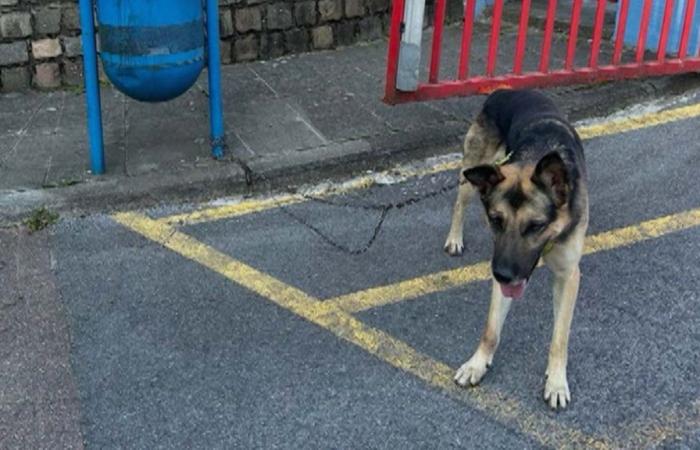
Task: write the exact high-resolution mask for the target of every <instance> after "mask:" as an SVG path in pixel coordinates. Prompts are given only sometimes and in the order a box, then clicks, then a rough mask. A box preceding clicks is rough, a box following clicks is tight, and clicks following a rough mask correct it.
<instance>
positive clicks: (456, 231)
mask: <svg viewBox="0 0 700 450" xmlns="http://www.w3.org/2000/svg"><path fill="white" fill-rule="evenodd" d="M459 182H460V184H459V191H458V192H457V199H456V200H455V205H454V208H453V209H452V224H451V225H450V233H449V234H448V235H447V240H446V241H445V246H444V248H445V251H446V252H447V253H448V254H449V255H452V256H459V255H461V254H462V252H463V251H464V240H463V239H464V237H463V235H464V209H465V208H466V207H467V204H468V203H469V199H470V198H471V196H472V195H474V187H473V186H472V185H471V184H469V183H468V182H467V180H465V179H464V175H462V174H461V173H460V174H459Z"/></svg>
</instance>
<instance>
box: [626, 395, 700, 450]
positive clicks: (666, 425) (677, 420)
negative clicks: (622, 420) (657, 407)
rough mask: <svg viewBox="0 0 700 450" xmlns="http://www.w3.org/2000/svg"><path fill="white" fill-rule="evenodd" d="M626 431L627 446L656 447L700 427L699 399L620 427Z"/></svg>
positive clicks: (669, 442)
mask: <svg viewBox="0 0 700 450" xmlns="http://www.w3.org/2000/svg"><path fill="white" fill-rule="evenodd" d="M620 428H622V429H624V430H625V431H627V433H626V435H627V436H628V437H627V439H626V444H627V447H628V448H656V447H659V446H662V445H663V444H664V443H666V444H671V442H673V441H672V440H673V439H677V438H679V437H682V436H683V435H685V434H688V433H692V432H693V431H697V430H698V429H700V399H696V400H695V401H694V402H691V403H690V404H683V405H682V406H676V407H673V408H671V409H669V410H668V411H665V412H663V413H661V414H659V415H658V416H656V417H654V419H653V420H644V419H642V420H639V419H636V420H634V421H633V422H632V423H630V424H628V425H625V426H622V427H620Z"/></svg>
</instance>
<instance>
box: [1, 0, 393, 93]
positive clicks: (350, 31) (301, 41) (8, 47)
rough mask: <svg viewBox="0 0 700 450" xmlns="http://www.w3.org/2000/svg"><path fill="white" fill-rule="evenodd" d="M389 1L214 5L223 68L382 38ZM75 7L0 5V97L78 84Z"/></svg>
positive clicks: (28, 0)
mask: <svg viewBox="0 0 700 450" xmlns="http://www.w3.org/2000/svg"><path fill="white" fill-rule="evenodd" d="M389 8H390V0H295V1H289V0H286V1H279V0H220V23H219V25H220V30H221V40H222V42H221V54H222V62H223V63H224V64H230V63H233V62H238V61H252V60H257V59H268V58H274V57H278V56H282V55H286V54H291V53H300V52H306V51H311V50H321V49H330V48H335V47H337V46H345V45H349V44H352V43H355V42H358V41H367V40H373V39H378V38H381V37H382V36H384V35H385V34H386V32H387V29H388V25H389ZM81 55H82V49H81V45H80V20H79V16H78V9H77V0H52V1H51V0H0V91H1V92H11V91H21V90H26V89H29V88H32V87H34V88H39V89H53V88H58V87H61V86H64V87H68V86H80V85H81V84H82V56H81Z"/></svg>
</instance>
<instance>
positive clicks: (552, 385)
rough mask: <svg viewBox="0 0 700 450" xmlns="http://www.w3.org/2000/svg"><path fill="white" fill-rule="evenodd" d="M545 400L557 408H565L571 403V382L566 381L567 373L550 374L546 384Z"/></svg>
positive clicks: (553, 407)
mask: <svg viewBox="0 0 700 450" xmlns="http://www.w3.org/2000/svg"><path fill="white" fill-rule="evenodd" d="M544 401H545V402H547V403H549V406H550V407H551V408H552V409H554V410H556V409H564V408H566V405H568V404H569V403H571V394H570V393H569V383H567V382H566V375H558V376H549V377H547V382H546V383H545V385H544Z"/></svg>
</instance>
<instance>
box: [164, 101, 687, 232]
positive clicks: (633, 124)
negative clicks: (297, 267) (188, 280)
mask: <svg viewBox="0 0 700 450" xmlns="http://www.w3.org/2000/svg"><path fill="white" fill-rule="evenodd" d="M698 116H700V104H696V105H690V106H683V107H679V108H674V109H669V110H666V111H659V112H654V113H647V114H640V115H636V116H631V117H625V118H621V119H614V120H608V121H605V122H602V123H598V124H591V125H584V126H579V127H577V130H578V133H579V135H580V136H581V139H592V138H595V137H600V136H608V135H611V134H617V133H624V132H628V131H634V130H639V129H642V128H649V127H653V126H657V125H663V124H665V123H669V122H674V121H678V120H683V119H690V118H693V117H698ZM460 165H461V161H460V159H459V158H458V157H457V158H455V159H454V160H452V161H446V162H441V163H439V164H436V165H434V166H431V167H415V168H411V167H407V168H403V169H400V170H401V172H402V173H401V175H402V177H403V178H405V179H408V178H416V177H421V176H426V175H432V174H435V173H438V172H444V171H447V170H456V169H458V168H459V167H460ZM396 170H397V169H390V170H386V171H383V172H380V173H378V174H375V175H363V176H360V177H357V178H353V179H351V180H349V181H347V182H346V183H344V184H343V185H341V186H340V187H330V186H329V187H325V188H321V189H319V190H317V191H316V192H310V193H309V194H310V195H311V196H312V197H328V196H330V195H337V194H342V193H347V192H351V191H354V190H360V189H368V188H370V187H372V186H375V185H376V184H378V182H377V180H380V179H381V178H382V177H384V176H386V175H393V174H394V172H395V171H396ZM306 200H307V197H305V196H303V195H300V194H281V195H276V196H273V197H268V198H263V199H251V200H244V201H242V202H239V203H233V204H228V205H220V206H209V207H204V208H202V209H199V210H196V211H193V212H190V213H184V214H176V215H173V216H169V217H163V218H161V219H159V221H160V222H163V223H165V224H168V225H186V224H194V223H200V222H208V221H213V220H220V219H226V218H230V217H237V216H242V215H246V214H251V213H256V212H260V211H265V210H268V209H273V208H278V207H280V206H287V205H291V204H295V203H301V202H304V201H306Z"/></svg>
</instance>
